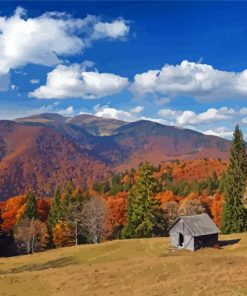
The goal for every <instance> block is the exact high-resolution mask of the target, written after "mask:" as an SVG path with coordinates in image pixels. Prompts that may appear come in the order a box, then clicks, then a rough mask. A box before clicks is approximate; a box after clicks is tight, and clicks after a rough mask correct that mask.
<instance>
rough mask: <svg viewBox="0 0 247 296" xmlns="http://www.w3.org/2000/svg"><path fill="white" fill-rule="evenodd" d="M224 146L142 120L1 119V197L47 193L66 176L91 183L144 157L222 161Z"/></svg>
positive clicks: (225, 154)
mask: <svg viewBox="0 0 247 296" xmlns="http://www.w3.org/2000/svg"><path fill="white" fill-rule="evenodd" d="M229 145H230V142H229V141H227V140H225V139H221V138H219V137H215V136H207V135H204V134H202V133H198V132H196V131H193V130H188V129H181V128H177V127H174V126H166V125H162V124H159V123H155V122H151V121H146V120H141V121H137V122H132V123H126V122H123V121H118V120H115V119H114V120H113V119H107V118H100V117H96V116H93V115H86V114H84V115H79V116H75V117H63V116H61V115H59V114H49V113H44V114H39V115H33V116H31V117H26V118H21V119H17V120H15V121H0V160H1V163H0V200H1V199H6V198H8V197H11V196H13V195H16V194H22V193H25V192H26V191H27V190H29V189H30V188H32V190H34V191H35V193H36V194H38V195H42V196H44V195H47V196H49V195H50V194H51V191H52V188H53V187H54V185H55V184H56V185H58V186H64V183H66V181H67V180H69V179H72V180H75V183H76V184H78V185H86V184H92V183H93V182H94V181H95V180H99V179H102V178H103V177H104V176H105V175H107V174H108V172H109V171H112V172H117V171H118V172H121V171H124V170H126V169H130V168H136V167H137V166H138V165H139V164H140V162H143V161H149V162H151V163H152V164H154V165H158V164H160V163H161V162H164V161H172V160H175V159H180V160H186V161H188V160H196V159H199V158H205V157H206V158H214V159H217V158H221V159H223V160H224V159H227V157H228V151H229ZM202 177H203V176H202Z"/></svg>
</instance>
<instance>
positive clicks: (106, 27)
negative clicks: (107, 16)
mask: <svg viewBox="0 0 247 296" xmlns="http://www.w3.org/2000/svg"><path fill="white" fill-rule="evenodd" d="M128 33H129V26H128V25H127V23H126V22H125V21H123V20H116V21H114V22H112V23H103V22H98V23H97V24H95V25H94V34H93V37H92V38H93V39H101V38H107V37H108V38H113V39H115V38H119V37H125V36H126V35H127V34H128Z"/></svg>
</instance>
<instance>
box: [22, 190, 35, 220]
mask: <svg viewBox="0 0 247 296" xmlns="http://www.w3.org/2000/svg"><path fill="white" fill-rule="evenodd" d="M22 218H26V219H29V220H32V219H35V220H36V219H38V218H39V214H38V209H37V203H36V197H35V195H34V193H33V192H32V191H30V192H29V193H28V195H27V205H26V208H25V211H24V213H23V215H22Z"/></svg>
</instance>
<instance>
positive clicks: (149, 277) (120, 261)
mask: <svg viewBox="0 0 247 296" xmlns="http://www.w3.org/2000/svg"><path fill="white" fill-rule="evenodd" d="M237 238H238V239H241V240H240V242H238V243H237V244H233V245H228V246H226V247H224V248H223V249H204V250H200V251H197V252H190V251H185V250H174V249H172V248H170V246H169V239H168V238H153V239H140V240H129V241H126V240H122V241H114V242H107V243H103V244H100V245H93V246H92V245H86V246H79V247H71V248H64V249H58V250H51V251H47V252H44V253H40V254H35V255H30V256H20V257H14V258H8V259H3V258H1V259H0V295H1V296H10V295H12V296H19V295H21V296H39V295H40V296H46V295H57V296H67V295H69V296H74V295H77V296H94V295H95V296H99V295H100V296H106V295H113V296H114V295H123V296H129V295H131V296H133V295H134V296H145V295H150V296H161V295H162V296H163V295H178V296H180V295H200V296H203V295H205V296H206V295H207V296H208V295H231V296H232V295H238V296H240V295H247V280H246V274H247V235H246V234H241V235H240V234H239V235H231V236H227V237H221V239H224V240H225V239H237Z"/></svg>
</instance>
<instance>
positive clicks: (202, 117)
mask: <svg viewBox="0 0 247 296" xmlns="http://www.w3.org/2000/svg"><path fill="white" fill-rule="evenodd" d="M158 114H159V115H161V116H162V117H164V118H166V119H168V120H171V121H172V122H173V123H174V124H175V125H179V126H183V125H195V124H207V123H211V122H217V121H222V120H232V119H233V117H234V116H235V115H236V111H235V110H234V109H232V108H228V107H222V108H220V109H215V108H209V109H208V110H206V111H205V112H202V113H195V112H194V111H191V110H185V111H181V110H172V109H161V110H159V112H158Z"/></svg>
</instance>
